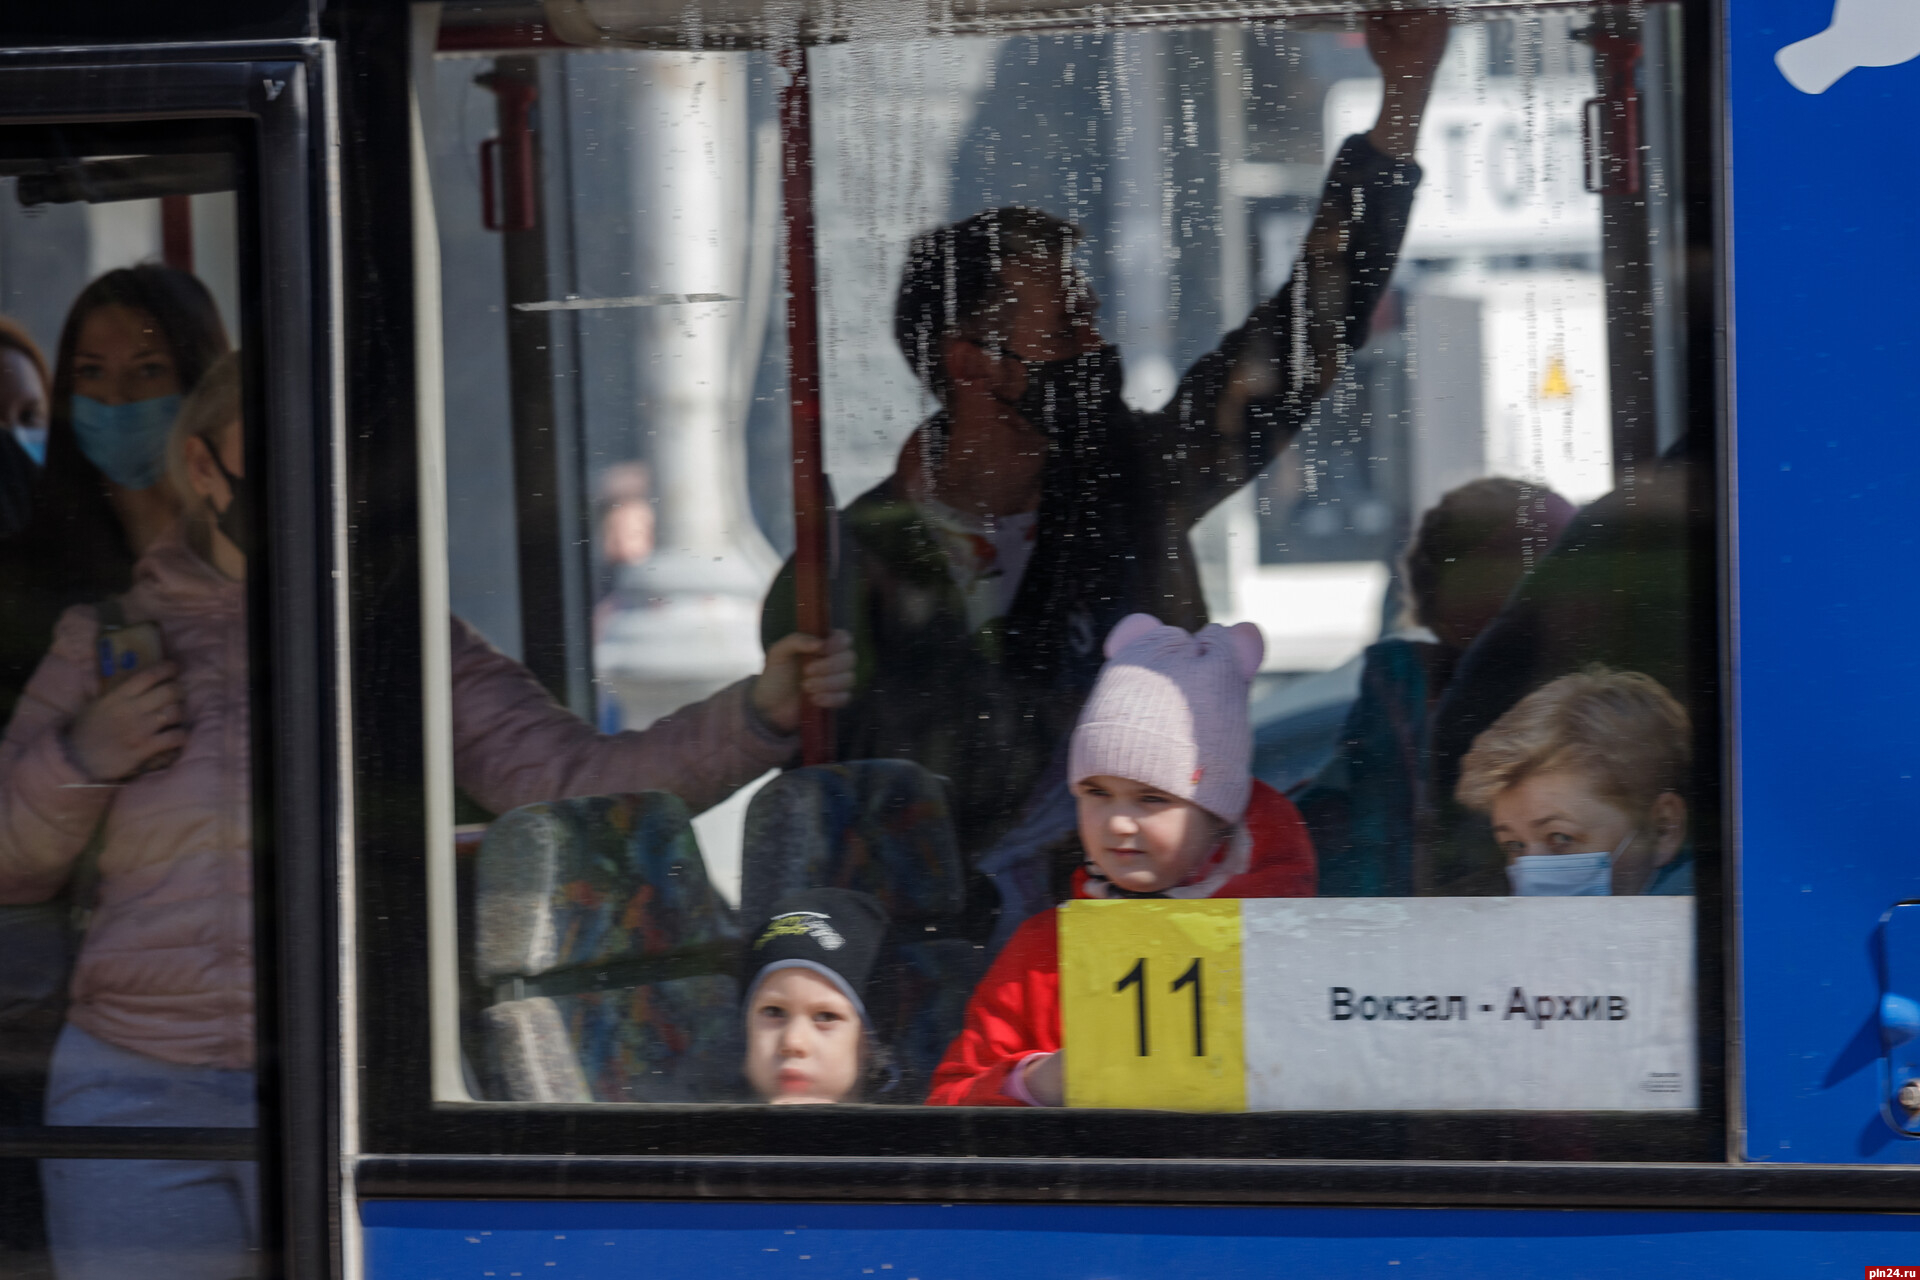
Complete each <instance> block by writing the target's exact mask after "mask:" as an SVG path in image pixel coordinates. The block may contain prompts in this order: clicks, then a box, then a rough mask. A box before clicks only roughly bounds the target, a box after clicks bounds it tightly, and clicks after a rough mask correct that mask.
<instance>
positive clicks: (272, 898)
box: [0, 29, 345, 1276]
mask: <svg viewBox="0 0 1920 1280" xmlns="http://www.w3.org/2000/svg"><path fill="white" fill-rule="evenodd" d="M7 38H8V37H7V36H6V34H5V32H4V30H3V29H0V41H4V40H6V39H7ZM332 83H333V69H332V63H331V53H330V50H329V49H328V48H327V47H326V46H325V45H324V44H322V43H321V42H318V41H315V40H309V39H301V40H293V41H279V40H276V41H270V42H264V41H263V42H238V41H236V42H229V43H220V44H215V45H205V44H189V43H180V44H165V45H153V46H137V45H126V46H105V45H103V46H102V47H88V48H79V49H76V48H65V49H52V50H33V49H24V48H6V49H0V132H6V133H12V132H14V131H17V130H20V129H26V128H36V127H45V128H50V129H58V130H61V131H63V132H65V133H68V134H69V135H71V136H74V137H81V138H84V137H86V136H89V135H91V136H99V137H105V138H121V139H125V138H127V137H129V136H132V135H135V134H138V133H140V132H141V131H145V132H146V133H147V134H150V135H152V137H153V138H154V145H153V146H152V147H151V150H154V151H165V150H169V149H172V150H180V149H191V148H182V147H180V146H178V145H173V144H169V143H168V141H167V139H168V138H169V137H173V138H174V139H175V143H177V142H178V141H179V137H178V135H181V134H192V133H193V132H194V131H196V130H199V131H210V132H213V133H216V134H219V135H222V136H223V137H224V138H225V140H226V141H225V146H224V148H223V149H227V150H229V151H230V153H231V154H232V155H233V156H234V157H235V160H236V164H237V168H238V171H239V178H238V181H237V182H236V199H237V219H236V225H237V227H238V229H239V243H238V244H237V245H236V248H235V253H236V256H237V261H238V265H239V290H238V297H239V306H240V315H239V317H238V321H239V323H238V333H237V334H236V335H235V336H236V339H237V343H238V345H239V346H240V348H241V349H242V351H243V353H244V357H243V358H244V361H245V365H244V387H245V391H244V395H245V400H244V404H245V415H246V420H245V427H246V432H247V457H248V460H249V466H248V470H249V475H250V477H251V478H252V480H253V483H255V484H256V485H257V486H259V494H260V509H261V517H262V518H261V520H260V522H259V524H258V525H257V528H258V529H259V531H260V533H261V535H263V545H262V546H259V547H257V548H255V549H254V550H253V552H252V554H251V555H250V561H251V566H250V573H249V590H248V598H247V612H248V626H249V654H250V658H251V661H250V663H249V675H250V695H251V704H252V761H251V768H252V778H253V787H252V790H253V804H252V812H253V828H254V829H253V845H254V865H253V873H254V884H253V900H254V908H253V910H254V922H255V923H254V954H255V992H256V997H255V1014H256V1027H257V1035H258V1040H257V1046H258V1048H257V1079H258V1082H259V1083H258V1095H257V1096H258V1101H259V1123H258V1125H257V1126H256V1128H254V1129H251V1130H248V1129H189V1130H180V1129H173V1130H168V1129H112V1128H93V1129H70V1130H66V1131H64V1132H63V1131H62V1130H60V1129H55V1128H38V1129H31V1130H12V1131H8V1132H5V1133H0V1153H4V1154H5V1155H8V1156H19V1157H32V1156H60V1157H64V1158H93V1159H128V1158H141V1159H194V1160H204V1159H209V1158H221V1159H250V1160H255V1161H257V1163H258V1166H259V1170H260V1178H261V1231H262V1247H263V1251H264V1252H265V1253H266V1255H267V1256H269V1257H274V1256H275V1255H278V1257H279V1258H280V1260H281V1261H282V1264H283V1266H282V1274H285V1275H288V1276H307V1275H314V1276H318V1275H323V1274H337V1273H338V1267H337V1263H338V1260H339V1256H340V1255H339V1252H338V1248H337V1232H336V1231H335V1229H334V1226H333V1224H335V1223H337V1222H338V1219H339V1210H340V1184H339V1179H338V1176H337V1169H338V1163H337V1154H336V1153H338V1152H339V1151H340V1150H341V1138H342V1130H341V1124H340V1114H341V1107H340V1089H339V1072H338V1055H337V1053H336V1051H335V1046H336V1045H337V1044H338V1043H339V1042H340V1028H341V1022H340V1019H339V1016H338V1010H339V999H338V993H339V989H340V984H339V980H338V979H339V964H338V961H339V957H340V951H339V944H338V934H337V925H338V913H337V912H336V911H335V910H334V907H333V904H334V902H335V901H336V898H335V894H336V885H337V883H338V875H337V865H338V862H339V856H338V841H339V840H340V838H342V836H343V834H344V830H343V827H342V824H341V821H340V815H341V813H342V812H343V808H342V803H341V795H340V791H339V786H340V777H341V773H342V770H341V769H340V767H339V764H340V751H339V744H340V743H342V742H344V740H345V738H344V735H343V733H342V731H341V729H342V724H343V720H342V716H341V711H340V707H339V706H338V705H337V702H336V699H337V696H338V691H339V686H338V683H337V681H336V680H335V678H334V677H335V675H336V672H337V671H339V670H344V667H345V659H344V654H343V652H342V651H341V647H340V645H339V643H338V639H339V637H338V634H337V629H336V628H337V622H336V619H337V618H338V616H339V614H340V610H339V609H338V607H337V597H339V596H340V595H341V594H342V593H343V590H344V579H343V578H342V576H341V575H340V574H338V573H337V572H336V571H335V565H336V563H337V556H336V548H335V545H334V539H333V538H330V537H329V536H328V534H329V533H330V532H333V531H337V529H338V528H339V526H340V525H341V523H342V521H341V517H340V511H339V509H338V505H337V504H338V500H339V496H340V491H339V489H338V486H337V485H336V484H335V483H334V476H335V473H336V470H337V467H336V465H335V459H336V457H337V455H338V454H339V451H340V445H341V427H342V421H341V419H340V416H339V411H338V405H339V397H338V395H337V382H338V378H339V369H340V361H339V359H338V353H337V349H336V348H337V343H336V342H334V341H331V340H330V337H331V336H332V335H335V334H336V333H337V326H336V325H335V324H334V321H333V317H334V316H335V315H337V313H338V310H339V307H338V296H337V295H338V287H339V281H338V275H337V271H336V270H335V267H334V263H335V262H336V260H337V254H336V253H335V252H334V243H333V240H332V238H331V237H330V236H329V234H328V229H329V228H330V227H331V226H333V225H334V224H335V223H336V222H337V218H338V212H337V211H338V202H337V193H336V189H335V184H334V182H333V179H332V171H331V163H330V152H331V150H332V143H333V139H332V137H331V136H330V135H331V129H330V119H331V100H332V96H333V93H332ZM336 659H338V660H337V661H336Z"/></svg>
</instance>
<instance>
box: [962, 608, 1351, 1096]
mask: <svg viewBox="0 0 1920 1280" xmlns="http://www.w3.org/2000/svg"><path fill="white" fill-rule="evenodd" d="M1264 651H1265V645H1264V643H1263V642H1262V640H1261V638H1260V630H1259V628H1258V627H1255V626H1254V625H1253V624H1252V623H1248V622H1243V623H1240V624H1239V625H1238V626H1233V627H1221V626H1206V627H1202V628H1201V629H1200V630H1199V631H1198V632H1196V633H1194V634H1191V635H1190V634H1188V633H1187V632H1185V631H1183V630H1181V629H1180V628H1179V627H1170V626H1165V625H1163V624H1162V623H1161V622H1160V621H1159V619H1157V618H1154V617H1151V616H1149V615H1147V614H1144V613H1136V614H1133V615H1131V616H1130V617H1127V618H1123V619H1122V620H1121V621H1120V624H1119V625H1118V626H1116V627H1115V628H1114V629H1113V634H1112V635H1110V636H1108V637H1107V645H1106V652H1107V665H1106V667H1105V669H1103V670H1102V671H1101V673H1100V679H1099V681H1098V682H1097V683H1096V684H1095V685H1094V687H1093V692H1092V693H1091V694H1090V695H1089V696H1088V698H1087V704H1086V706H1085V707H1084V708H1082V709H1081V712H1080V723H1079V724H1078V725H1077V726H1075V728H1074V731H1073V740H1072V742H1071V744H1070V745H1069V748H1068V775H1067V776H1068V777H1069V778H1071V779H1072V780H1073V791H1074V797H1075V800H1076V801H1077V803H1078V806H1079V810H1080V844H1081V847H1082V849H1083V850H1084V851H1085V852H1086V855H1087V861H1086V864H1085V865H1084V866H1083V867H1082V868H1081V869H1080V870H1079V871H1077V872H1075V873H1074V878H1073V894H1074V896H1075V897H1076V898H1305V897H1311V896H1313V886H1314V865H1313V845H1312V842H1311V841H1310V840H1309V839H1308V837H1307V829H1306V824H1305V823H1303V822H1302V821H1301V820H1300V815H1299V813H1298V812H1296V811H1295V809H1294V807H1293V806H1292V805H1291V804H1289V803H1288V802H1287V799H1286V797H1284V796H1282V795H1281V794H1280V793H1279V792H1277V791H1275V790H1273V789H1272V788H1271V787H1268V786H1267V785H1265V784H1264V783H1259V782H1255V781H1254V780H1253V776H1252V774H1251V773H1250V772H1249V768H1248V766H1249V763H1250V758H1251V755H1252V747H1253V743H1252V733H1251V731H1250V729H1249V727H1248V723H1247V691H1248V688H1249V686H1250V684H1251V682H1252V680H1253V674H1254V672H1256V671H1258V670H1259V669H1260V659H1261V657H1262V656H1263V655H1264ZM1057 915H1058V912H1057V910H1047V911H1043V912H1041V913H1040V914H1039V915H1037V916H1034V917H1033V918H1032V919H1030V920H1028V921H1027V922H1026V923H1025V924H1023V925H1021V926H1020V928H1019V931H1018V932H1016V933H1015V934H1014V935H1013V938H1012V939H1011V940H1010V941H1009V942H1008V943H1007V945H1006V949H1005V950H1003V951H1002V952H1001V953H1000V955H999V957H998V958H997V959H996V960H995V961H994V962H993V967H992V968H991V969H989V970H988V971H987V976H986V977H985V978H984V979H982V980H981V982H980V985H979V986H978V987H976V988H974V992H973V998H972V1000H970V1001H969V1002H968V1004H967V1020H966V1026H965V1027H964V1028H963V1029H962V1030H961V1032H960V1036H959V1038H958V1039H956V1040H955V1041H954V1042H953V1046H952V1047H951V1048H949V1049H948V1050H947V1056H946V1060H945V1061H944V1062H942V1063H941V1064H940V1069H939V1070H938V1071H936V1072H935V1073H934V1077H933V1088H932V1090H931V1092H930V1093H929V1094H928V1097H927V1101H928V1102H930V1103H933V1104H935V1105H939V1106H960V1107H1013V1106H1052V1107H1057V1106H1060V1105H1061V1104H1062V1102H1063V1101H1064V1095H1065V1089H1064V1080H1065V1074H1064V1067H1065V1063H1064V1061H1063V1059H1064V1055H1063V1054H1062V1053H1061V1051H1060V947H1059V935H1058V932H1057V925H1056V917H1057Z"/></svg>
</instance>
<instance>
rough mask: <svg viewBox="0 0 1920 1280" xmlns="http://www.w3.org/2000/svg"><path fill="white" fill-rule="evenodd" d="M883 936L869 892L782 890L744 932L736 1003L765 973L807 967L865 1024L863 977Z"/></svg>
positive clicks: (747, 999) (747, 1001) (748, 998)
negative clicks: (837, 992) (743, 959)
mask: <svg viewBox="0 0 1920 1280" xmlns="http://www.w3.org/2000/svg"><path fill="white" fill-rule="evenodd" d="M886 936H887V912H886V908H884V907H882V906H881V905H880V901H879V899H877V898H875V897H874V896H873V895H872V894H870V893H861V892H859V891H858V890H856V889H800V890H796V891H795V892H793V893H789V894H785V895H783V896H782V897H780V898H779V900H777V901H776V902H775V903H774V904H773V910H772V911H770V912H768V914H767V916H766V918H765V919H763V920H760V921H758V922H757V923H756V925H755V927H754V930H753V932H752V933H751V934H749V935H748V940H747V954H746V964H745V971H744V973H743V974H742V979H741V983H740V991H741V999H740V1003H741V1005H742V1007H746V1006H750V1005H751V1004H752V1003H753V995H754V992H755V991H757V990H758V989H759V987H760V984H761V983H762V982H764V981H765V980H766V978H767V976H768V975H769V974H771V973H774V972H776V971H778V970H780V969H810V970H812V971H813V972H814V973H817V974H819V975H820V976H821V977H823V978H825V979H826V980H827V981H829V982H831V983H832V984H833V985H834V986H836V987H838V988H839V989H840V994H842V995H844V996H845V997H846V998H847V999H848V1000H850V1001H852V1002H853V1007H854V1009H855V1010H857V1011H858V1012H859V1014H860V1020H861V1021H862V1022H864V1023H866V1025H867V1027H868V1029H869V1030H871V1029H872V1027H873V1017H872V1015H871V1014H869V1013H868V1012H867V1001H866V992H867V979H868V978H870V977H872V976H873V968H874V965H875V963H876V962H877V961H878V960H879V958H880V948H881V944H882V943H883V942H884V941H885V939H886Z"/></svg>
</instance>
